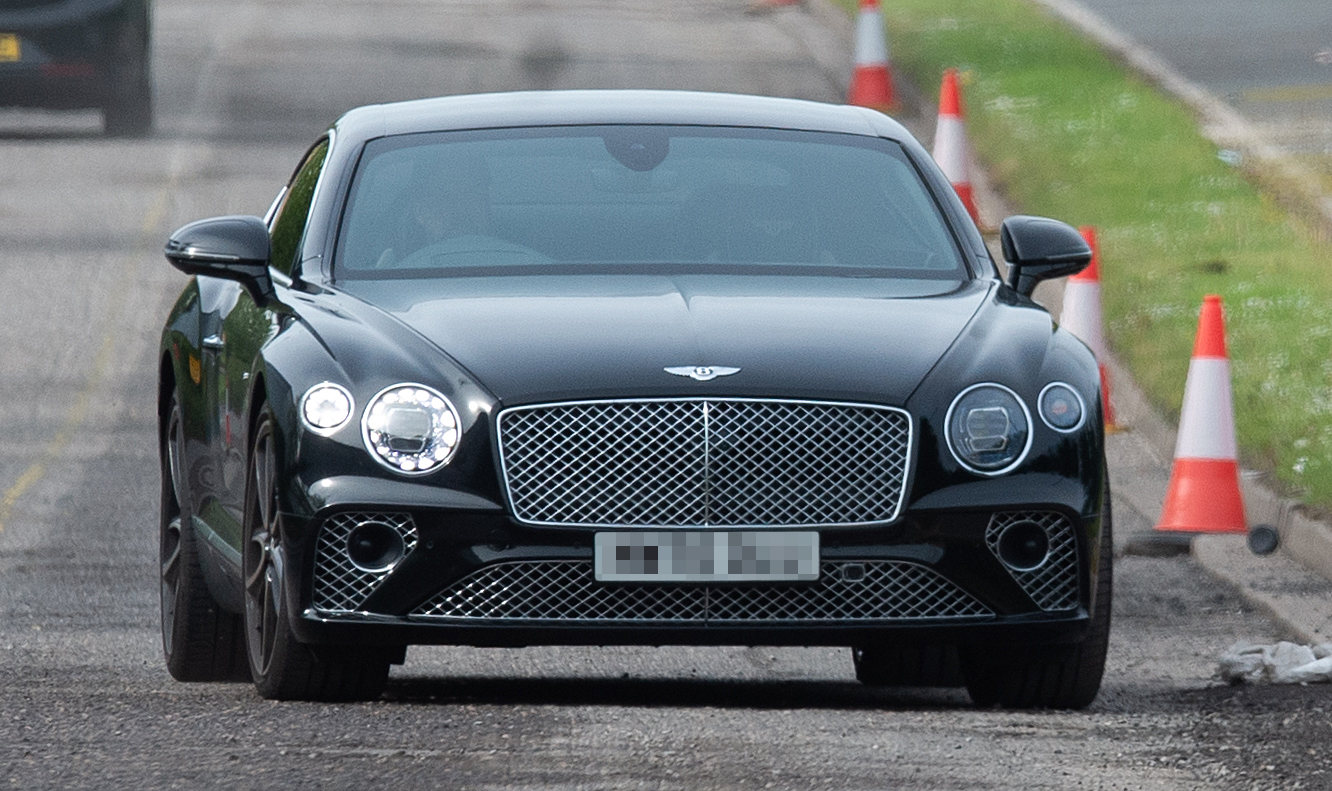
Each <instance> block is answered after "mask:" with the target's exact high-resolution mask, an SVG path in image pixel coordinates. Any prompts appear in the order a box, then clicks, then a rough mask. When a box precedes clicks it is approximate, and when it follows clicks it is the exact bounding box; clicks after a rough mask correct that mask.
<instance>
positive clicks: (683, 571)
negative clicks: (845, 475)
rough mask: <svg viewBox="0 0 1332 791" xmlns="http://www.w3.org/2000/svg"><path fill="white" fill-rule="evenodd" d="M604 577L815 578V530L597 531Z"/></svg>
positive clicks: (693, 579) (623, 579)
mask: <svg viewBox="0 0 1332 791" xmlns="http://www.w3.org/2000/svg"><path fill="white" fill-rule="evenodd" d="M596 577H597V579H598V580H600V581H602V582H754V581H762V580H816V579H818V578H819V534H818V533H813V532H808V533H785V532H783V533H773V532H758V531H732V532H722V533H713V532H709V533H704V532H699V531H684V530H672V531H669V532H658V533H597V535H596Z"/></svg>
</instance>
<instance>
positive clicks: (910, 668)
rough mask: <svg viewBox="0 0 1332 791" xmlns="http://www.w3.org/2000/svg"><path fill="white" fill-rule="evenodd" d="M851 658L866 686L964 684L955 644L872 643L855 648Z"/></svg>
mask: <svg viewBox="0 0 1332 791" xmlns="http://www.w3.org/2000/svg"><path fill="white" fill-rule="evenodd" d="M851 659H852V661H853V662H855V666H856V678H857V679H858V680H859V681H860V683H862V684H865V685H866V686H871V687H960V686H962V670H961V664H960V660H959V658H958V652H957V649H956V648H955V647H953V646H951V645H904V646H896V645H870V646H865V647H863V648H854V649H852V651H851Z"/></svg>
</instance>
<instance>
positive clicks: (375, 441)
mask: <svg viewBox="0 0 1332 791" xmlns="http://www.w3.org/2000/svg"><path fill="white" fill-rule="evenodd" d="M361 434H362V436H363V437H364V439H365V447H366V448H367V449H368V450H369V451H370V455H371V456H374V457H375V460H376V461H378V462H379V463H380V464H383V465H384V466H385V467H388V468H389V469H390V470H393V471H394V472H400V473H405V474H408V475H421V474H423V473H427V472H432V471H433V470H436V469H439V468H440V467H443V466H444V465H445V464H448V462H449V459H451V458H453V451H454V450H455V449H456V448H457V447H458V437H459V420H458V411H457V410H455V409H454V408H453V404H450V403H449V400H448V399H447V398H445V397H444V396H442V395H440V394H439V393H438V392H436V391H435V390H432V389H431V388H429V387H426V386H425V385H418V384H400V385H393V386H392V387H390V388H387V389H385V390H382V391H380V393H379V394H378V395H376V396H375V397H374V398H372V399H370V404H369V405H368V406H367V407H366V409H365V415H364V416H363V417H362V418H361Z"/></svg>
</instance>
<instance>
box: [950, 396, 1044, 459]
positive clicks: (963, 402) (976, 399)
mask: <svg viewBox="0 0 1332 791" xmlns="http://www.w3.org/2000/svg"><path fill="white" fill-rule="evenodd" d="M947 423H948V431H947V437H948V449H949V450H950V451H952V452H953V458H955V459H957V462H958V464H961V465H962V466H963V467H965V468H967V469H968V470H970V471H972V472H975V473H980V474H981V475H1001V474H1003V473H1005V472H1008V471H1009V470H1011V469H1013V468H1014V467H1016V466H1017V465H1018V463H1019V462H1021V461H1022V458H1023V457H1024V456H1026V455H1027V450H1028V449H1029V448H1030V447H1031V413H1029V412H1028V411H1027V406H1026V404H1023V403H1022V399H1020V398H1018V396H1017V393H1014V392H1013V391H1012V390H1009V389H1008V388H1007V387H1004V386H1003V385H997V384H978V385H972V386H971V387H968V388H967V389H966V390H963V391H962V392H961V393H958V396H957V398H955V399H953V405H952V406H950V407H949V408H948V417H947Z"/></svg>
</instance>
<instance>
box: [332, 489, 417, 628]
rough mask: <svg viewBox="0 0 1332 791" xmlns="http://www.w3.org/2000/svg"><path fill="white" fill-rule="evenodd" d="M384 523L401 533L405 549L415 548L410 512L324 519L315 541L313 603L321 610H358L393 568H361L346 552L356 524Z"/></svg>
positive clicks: (409, 551)
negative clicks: (365, 569) (369, 569)
mask: <svg viewBox="0 0 1332 791" xmlns="http://www.w3.org/2000/svg"><path fill="white" fill-rule="evenodd" d="M365 522H383V523H384V524H386V525H389V526H390V527H392V528H393V529H394V530H395V531H397V533H398V535H400V536H402V543H403V544H404V546H405V550H406V552H405V553H404V555H403V557H406V556H407V555H410V554H411V553H412V550H413V549H414V548H415V547H416V540H417V532H416V524H415V523H414V522H413V521H412V517H411V515H409V514H377V513H354V512H349V513H342V514H334V515H333V516H331V517H329V518H328V519H326V520H325V521H324V524H323V526H322V527H321V528H320V530H319V539H318V541H317V543H316V544H315V564H314V594H313V596H312V600H311V605H312V606H313V607H314V608H315V609H316V610H319V611H320V612H327V613H339V612H359V611H360V610H361V606H362V605H363V604H364V603H365V600H366V599H368V598H369V597H370V594H372V593H374V592H375V589H376V588H378V587H379V585H380V583H382V582H383V581H384V579H385V578H386V577H388V575H389V574H392V573H393V570H392V569H388V570H386V571H379V572H371V571H362V570H361V569H358V568H356V566H354V565H352V562H351V558H350V557H348V555H347V537H348V536H349V535H351V531H352V530H354V529H355V528H356V526H357V525H360V524H364V523H365Z"/></svg>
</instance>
